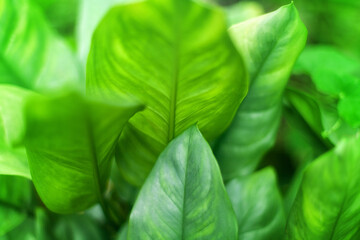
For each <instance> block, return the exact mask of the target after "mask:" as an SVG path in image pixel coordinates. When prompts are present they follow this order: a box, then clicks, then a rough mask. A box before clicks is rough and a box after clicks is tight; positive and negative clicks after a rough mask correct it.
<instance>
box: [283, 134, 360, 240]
mask: <svg viewBox="0 0 360 240" xmlns="http://www.w3.org/2000/svg"><path fill="white" fill-rule="evenodd" d="M359 160H360V137H359V136H358V137H356V138H351V139H347V140H343V141H341V142H340V143H339V144H338V145H337V146H336V148H335V149H334V150H331V151H330V152H328V153H326V154H324V155H322V156H321V157H319V158H318V159H317V160H316V161H315V162H313V163H311V165H309V166H308V168H307V169H306V171H305V173H304V176H303V181H302V184H301V187H300V190H299V192H298V194H297V197H296V200H295V203H294V205H293V208H292V210H291V212H290V217H289V220H288V224H287V229H286V239H304V240H307V239H309V240H310V239H334V240H335V239H339V240H340V239H341V240H343V239H359V237H360V227H359V226H360V193H359V185H360V175H359V172H360V164H359Z"/></svg>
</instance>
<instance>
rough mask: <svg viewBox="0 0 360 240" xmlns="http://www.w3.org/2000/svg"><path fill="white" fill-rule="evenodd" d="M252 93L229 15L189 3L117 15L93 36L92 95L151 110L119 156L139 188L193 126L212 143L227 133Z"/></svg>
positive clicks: (147, 5) (139, 6)
mask: <svg viewBox="0 0 360 240" xmlns="http://www.w3.org/2000/svg"><path fill="white" fill-rule="evenodd" d="M247 85H248V83H247V78H246V76H245V70H244V67H243V61H242V58H241V57H240V55H239V54H238V53H237V52H236V50H235V47H234V46H233V44H232V42H231V40H230V37H229V36H228V33H227V30H226V23H225V18H224V14H223V12H221V10H220V9H218V8H215V7H210V6H206V5H203V4H200V3H195V2H192V1H190V0H183V1H178V0H148V1H142V2H138V3H133V4H127V5H122V6H118V7H116V8H113V9H112V10H111V11H110V12H109V13H108V14H107V15H106V16H105V18H104V19H103V20H102V22H101V23H100V25H99V26H98V28H97V29H96V31H95V34H94V37H93V44H92V49H91V51H90V56H89V60H88V64H87V92H88V93H89V94H90V95H93V96H97V97H100V98H111V99H113V97H119V96H120V97H122V96H132V97H134V96H135V97H137V98H138V99H140V100H141V101H142V102H144V103H145V104H146V106H147V109H146V110H145V111H143V112H141V113H139V114H136V115H135V116H134V117H133V118H132V119H131V120H130V124H129V125H128V126H127V127H126V128H125V129H124V133H123V135H122V137H121V139H120V144H119V149H118V151H117V161H118V165H119V168H120V171H121V174H122V175H123V176H124V177H125V179H126V180H127V181H129V182H131V183H132V184H134V185H137V186H139V185H141V184H142V183H143V181H144V180H145V178H146V176H147V175H148V173H149V172H150V170H151V168H152V167H153V165H154V163H155V161H156V159H157V157H158V155H159V154H160V152H161V151H162V150H163V149H164V148H165V146H166V145H167V144H168V142H170V141H171V140H172V139H173V138H174V137H176V136H177V135H179V134H180V133H182V132H183V131H184V130H185V129H187V128H188V127H189V126H191V125H193V124H194V123H198V126H199V128H200V130H201V132H202V133H203V134H204V136H205V138H206V139H208V140H211V139H214V138H215V137H217V136H218V135H219V134H220V133H221V132H223V131H224V130H225V129H226V127H227V126H228V125H229V124H230V122H231V120H232V118H233V116H234V114H235V111H236V110H237V108H238V106H239V104H240V103H241V101H242V99H243V98H244V96H245V94H246V92H247V87H248V86H247ZM115 101H116V100H115Z"/></svg>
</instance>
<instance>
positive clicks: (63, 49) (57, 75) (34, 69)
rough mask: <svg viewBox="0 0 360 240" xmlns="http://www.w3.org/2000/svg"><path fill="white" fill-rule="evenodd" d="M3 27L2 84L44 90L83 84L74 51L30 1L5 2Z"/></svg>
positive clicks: (0, 45)
mask: <svg viewBox="0 0 360 240" xmlns="http://www.w3.org/2000/svg"><path fill="white" fill-rule="evenodd" d="M0 26H1V32H0V83H10V84H13V85H18V86H22V87H25V88H30V89H37V90H41V91H43V90H48V89H54V88H56V87H59V86H61V85H64V84H71V85H75V86H77V85H81V84H80V80H81V78H80V77H79V71H78V69H77V62H76V60H75V59H74V58H73V54H72V52H71V50H70V49H69V48H68V47H67V45H66V44H65V43H64V42H63V41H62V40H61V39H60V38H59V37H58V36H57V35H56V34H55V33H54V32H53V31H52V29H51V28H50V27H49V26H48V25H47V22H46V21H45V19H44V16H43V14H42V12H41V11H40V10H39V9H38V8H37V7H36V6H35V5H33V4H31V2H29V1H27V0H2V1H1V2H0ZM64 70H65V71H64ZM79 87H80V88H81V87H82V86H79Z"/></svg>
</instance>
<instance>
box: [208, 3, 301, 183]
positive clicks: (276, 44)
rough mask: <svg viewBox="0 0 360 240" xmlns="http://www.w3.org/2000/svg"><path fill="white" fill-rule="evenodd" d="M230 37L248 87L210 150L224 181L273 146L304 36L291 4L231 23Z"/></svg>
mask: <svg viewBox="0 0 360 240" xmlns="http://www.w3.org/2000/svg"><path fill="white" fill-rule="evenodd" d="M230 33H231V35H232V38H233V40H234V42H235V43H236V46H237V47H238V49H239V50H240V51H241V52H242V54H243V55H244V57H245V59H246V60H247V62H246V65H247V68H248V71H249V73H250V89H249V93H248V95H247V96H246V98H245V100H244V102H243V103H242V104H241V106H240V108H239V110H238V112H237V114H236V116H235V118H234V120H233V122H232V124H231V126H230V127H229V129H228V130H227V131H226V132H225V133H224V134H223V135H222V136H221V137H220V138H219V140H218V143H217V144H216V145H215V147H214V153H215V156H216V157H217V159H218V161H219V164H220V168H221V170H222V173H223V176H224V178H225V179H231V178H233V177H235V176H239V175H246V174H249V173H251V172H252V171H253V170H254V169H255V168H256V166H257V165H258V163H259V161H260V160H261V158H262V156H263V155H264V153H265V152H266V151H267V150H268V149H269V148H270V147H271V146H272V145H273V144H274V141H275V138H276V133H277V128H278V125H279V122H280V117H281V99H282V93H283V90H284V88H285V86H286V83H287V80H288V78H289V76H290V73H291V69H292V67H293V65H294V63H295V61H296V59H297V57H298V55H299V54H300V52H301V50H302V48H303V47H304V45H305V42H306V36H307V31H306V28H305V26H304V25H303V23H302V22H301V20H300V18H299V15H298V12H297V10H296V8H295V6H294V5H293V4H290V5H287V6H284V7H282V8H280V9H279V10H277V11H275V12H272V13H269V14H266V15H263V16H260V17H257V18H254V19H250V20H248V21H245V22H242V23H240V24H237V25H234V26H233V27H232V28H230Z"/></svg>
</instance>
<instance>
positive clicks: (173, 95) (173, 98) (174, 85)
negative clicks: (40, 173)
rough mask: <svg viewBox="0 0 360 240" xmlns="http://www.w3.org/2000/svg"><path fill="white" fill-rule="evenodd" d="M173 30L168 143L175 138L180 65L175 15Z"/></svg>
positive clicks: (178, 34) (176, 18) (177, 21)
mask: <svg viewBox="0 0 360 240" xmlns="http://www.w3.org/2000/svg"><path fill="white" fill-rule="evenodd" d="M173 29H174V33H173V35H174V39H175V41H174V49H173V52H174V61H173V64H174V65H173V68H174V75H173V76H172V79H171V89H170V107H169V125H168V126H169V128H168V139H167V141H168V142H170V141H171V140H172V139H174V137H175V119H176V102H177V92H178V82H179V65H180V61H179V58H180V43H181V34H180V32H181V28H180V21H179V17H178V16H177V15H176V16H175V19H174V23H173Z"/></svg>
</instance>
